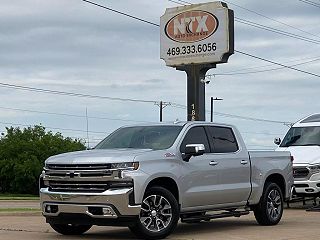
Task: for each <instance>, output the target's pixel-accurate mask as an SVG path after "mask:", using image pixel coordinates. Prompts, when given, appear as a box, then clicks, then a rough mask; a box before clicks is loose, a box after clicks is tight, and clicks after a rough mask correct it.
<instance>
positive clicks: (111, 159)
mask: <svg viewBox="0 0 320 240" xmlns="http://www.w3.org/2000/svg"><path fill="white" fill-rule="evenodd" d="M149 151H152V150H151V149H95V150H86V151H78V152H70V153H63V154H59V155H56V156H52V157H50V158H48V159H47V161H46V163H47V164H87V163H97V164H99V163H118V162H133V161H134V158H135V157H136V156H137V155H140V154H142V153H145V152H149Z"/></svg>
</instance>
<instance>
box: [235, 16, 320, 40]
mask: <svg viewBox="0 0 320 240" xmlns="http://www.w3.org/2000/svg"><path fill="white" fill-rule="evenodd" d="M234 19H235V21H236V22H239V23H242V24H245V25H249V26H252V27H255V28H259V29H262V30H266V31H269V32H273V33H277V34H280V35H283V36H287V37H291V38H295V39H298V40H302V41H305V42H309V43H314V44H320V41H318V40H314V39H311V38H307V37H303V36H300V35H297V34H294V33H290V32H285V31H282V30H279V29H276V28H272V27H268V26H266V25H263V24H259V23H255V22H252V21H248V20H245V19H242V18H238V17H235V18H234Z"/></svg>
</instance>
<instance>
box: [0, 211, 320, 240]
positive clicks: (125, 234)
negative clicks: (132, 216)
mask: <svg viewBox="0 0 320 240" xmlns="http://www.w3.org/2000/svg"><path fill="white" fill-rule="evenodd" d="M319 220H320V212H306V211H305V210H304V209H286V210H285V212H284V216H283V219H282V221H281V222H280V224H279V225H277V226H271V227H263V226H259V225H257V223H256V222H255V219H254V216H253V214H250V215H247V216H243V217H241V218H226V219H216V220H212V221H211V222H208V223H200V224H181V223H180V224H179V225H178V227H177V229H176V230H175V232H174V233H173V234H172V235H170V236H169V237H168V239H175V240H189V239H190V240H191V239H203V240H209V239H210V240H211V239H214V240H248V239H250V240H264V239H266V240H267V239H268V240H270V239H272V240H287V239H290V240H301V239H308V240H313V239H314V240H316V239H319V236H320V228H319ZM0 239H1V240H9V239H10V240H12V239H23V240H38V239H39V240H40V239H41V240H46V239H47V240H51V239H59V240H60V239H61V240H62V239H78V238H75V237H72V236H62V235H58V234H56V233H55V232H54V231H53V230H52V229H51V228H50V227H49V225H47V224H46V223H45V220H44V218H43V217H42V216H41V215H40V213H23V214H21V213H20V214H10V213H7V214H6V213H1V214H0ZM79 239H92V240H95V239H110V240H111V239H115V240H116V239H134V236H133V235H132V234H131V233H130V231H129V230H128V229H127V228H122V227H121V228H115V227H93V228H92V229H91V230H90V231H88V232H87V233H86V234H85V235H83V236H81V237H79Z"/></svg>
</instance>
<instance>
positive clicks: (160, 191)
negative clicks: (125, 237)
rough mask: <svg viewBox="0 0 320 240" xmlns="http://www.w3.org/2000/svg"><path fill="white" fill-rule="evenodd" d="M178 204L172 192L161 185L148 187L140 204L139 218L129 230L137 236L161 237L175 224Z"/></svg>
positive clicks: (168, 232)
mask: <svg viewBox="0 0 320 240" xmlns="http://www.w3.org/2000/svg"><path fill="white" fill-rule="evenodd" d="M178 220H179V205H178V202H177V200H176V198H175V197H174V196H173V194H172V193H171V192H170V191H168V190H167V189H165V188H162V187H151V188H149V189H148V190H147V191H146V193H145V195H144V198H143V201H142V204H141V212H140V215H139V219H138V220H137V221H136V223H135V224H134V225H133V226H130V227H129V228H130V230H131V231H132V232H133V233H134V234H135V235H136V236H138V237H139V238H144V239H161V238H165V237H166V236H168V235H169V234H170V233H171V232H172V231H173V230H174V228H175V227H176V226H177V223H178Z"/></svg>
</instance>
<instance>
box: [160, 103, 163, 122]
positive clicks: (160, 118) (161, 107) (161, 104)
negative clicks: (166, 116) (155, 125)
mask: <svg viewBox="0 0 320 240" xmlns="http://www.w3.org/2000/svg"><path fill="white" fill-rule="evenodd" d="M162 105H163V102H162V101H160V122H162V109H163V107H162Z"/></svg>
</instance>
